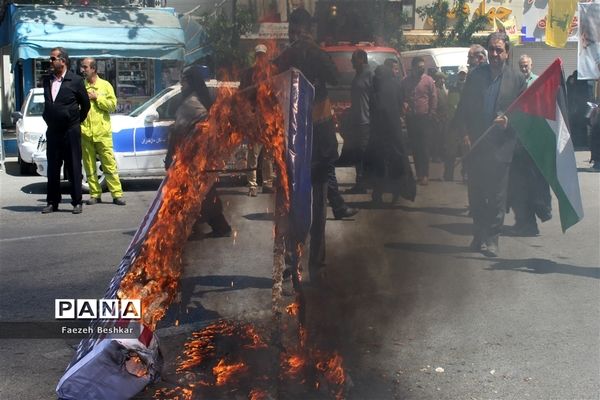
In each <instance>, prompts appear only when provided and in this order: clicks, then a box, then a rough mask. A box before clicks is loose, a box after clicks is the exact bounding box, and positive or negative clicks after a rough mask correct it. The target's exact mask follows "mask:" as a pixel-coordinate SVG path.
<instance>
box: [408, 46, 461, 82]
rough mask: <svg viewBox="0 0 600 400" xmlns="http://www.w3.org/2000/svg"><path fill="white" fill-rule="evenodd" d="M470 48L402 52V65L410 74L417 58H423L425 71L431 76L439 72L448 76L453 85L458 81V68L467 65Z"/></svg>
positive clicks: (441, 48) (440, 48) (442, 48)
mask: <svg viewBox="0 0 600 400" xmlns="http://www.w3.org/2000/svg"><path fill="white" fill-rule="evenodd" d="M468 54H469V48H468V47H439V48H432V49H422V50H411V51H404V52H402V57H401V58H402V64H403V65H404V70H405V71H406V72H407V73H408V72H409V71H410V68H411V67H410V65H411V62H412V60H413V58H415V57H423V60H424V61H425V69H426V70H427V73H428V74H430V75H433V74H435V73H436V72H438V71H441V72H443V73H445V74H446V75H447V76H448V79H447V81H448V84H449V85H451V84H453V83H454V80H455V79H456V74H457V73H458V67H460V66H461V65H467V55H468Z"/></svg>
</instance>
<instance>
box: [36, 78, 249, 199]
mask: <svg viewBox="0 0 600 400" xmlns="http://www.w3.org/2000/svg"><path fill="white" fill-rule="evenodd" d="M206 84H207V86H208V87H209V90H210V91H211V92H212V94H213V96H216V88H217V87H218V86H220V85H226V86H229V87H235V88H237V86H238V85H239V83H238V82H217V81H216V80H212V81H207V82H206ZM180 98H181V86H180V85H179V84H177V85H173V86H170V87H168V88H166V89H164V90H163V91H161V92H159V93H158V94H156V95H155V96H154V97H152V98H151V99H150V100H148V101H147V102H145V103H144V104H142V105H141V106H139V107H138V108H136V109H135V110H133V111H132V112H131V113H129V114H128V115H117V114H115V115H111V122H112V129H113V149H114V154H115V158H116V160H117V165H118V167H119V176H120V177H145V176H161V175H164V174H165V163H164V161H165V155H166V153H167V135H168V130H169V127H170V125H171V124H173V122H174V120H175V112H176V110H177V105H178V103H179V101H180ZM44 130H45V129H44ZM243 151H244V148H241V149H240V150H239V151H238V152H237V153H236V155H235V156H234V158H233V159H232V160H230V162H229V164H228V168H229V169H242V168H244V167H245V165H242V163H243V162H245V154H244V153H243ZM33 161H34V162H35V165H36V166H37V172H38V173H39V174H40V175H44V176H46V175H47V159H46V151H45V136H42V140H40V144H39V146H38V151H37V152H36V153H35V154H34V155H33ZM84 173H85V171H84ZM97 174H98V178H99V180H100V183H101V184H102V185H104V184H105V179H104V175H103V173H102V168H101V166H100V162H99V161H98V168H97ZM86 181H87V180H86V178H85V176H84V182H83V188H84V190H88V186H87V182H86Z"/></svg>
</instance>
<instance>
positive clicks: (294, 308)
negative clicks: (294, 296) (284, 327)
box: [285, 302, 300, 317]
mask: <svg viewBox="0 0 600 400" xmlns="http://www.w3.org/2000/svg"><path fill="white" fill-rule="evenodd" d="M299 309H300V305H299V304H298V303H297V302H294V303H292V304H290V305H289V306H287V307H286V308H285V312H287V313H288V315H291V316H293V317H294V316H296V315H298V310H299Z"/></svg>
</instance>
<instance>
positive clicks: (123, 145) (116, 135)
mask: <svg viewBox="0 0 600 400" xmlns="http://www.w3.org/2000/svg"><path fill="white" fill-rule="evenodd" d="M113 150H114V151H115V152H117V153H133V129H121V130H120V131H118V132H113Z"/></svg>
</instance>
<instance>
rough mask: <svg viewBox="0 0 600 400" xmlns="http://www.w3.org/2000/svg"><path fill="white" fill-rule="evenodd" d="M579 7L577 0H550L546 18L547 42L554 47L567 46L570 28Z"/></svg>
mask: <svg viewBox="0 0 600 400" xmlns="http://www.w3.org/2000/svg"><path fill="white" fill-rule="evenodd" d="M576 9H577V0H548V18H547V20H546V44H547V45H548V46H552V47H565V44H566V43H567V38H568V37H569V28H570V27H571V22H572V21H573V16H574V15H575V10H576Z"/></svg>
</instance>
